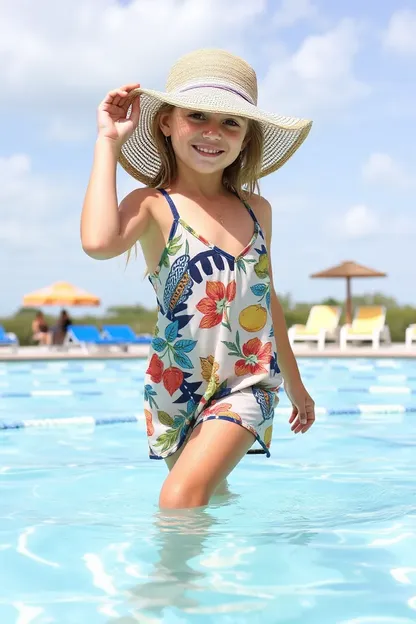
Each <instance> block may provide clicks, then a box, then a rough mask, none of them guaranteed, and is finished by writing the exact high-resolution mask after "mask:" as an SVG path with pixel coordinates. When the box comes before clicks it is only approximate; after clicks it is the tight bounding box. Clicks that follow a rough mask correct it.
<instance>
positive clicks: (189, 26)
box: [0, 0, 266, 113]
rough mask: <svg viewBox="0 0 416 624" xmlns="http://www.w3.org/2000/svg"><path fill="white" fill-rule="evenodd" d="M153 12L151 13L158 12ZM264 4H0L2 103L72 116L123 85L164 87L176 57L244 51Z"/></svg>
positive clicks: (136, 0) (169, 0) (163, 0)
mask: <svg viewBox="0 0 416 624" xmlns="http://www.w3.org/2000/svg"><path fill="white" fill-rule="evenodd" d="M156 4H157V7H156ZM265 8H266V0H230V2H229V3H228V4H227V7H226V9H224V3H223V2H222V0H198V1H197V2H195V0H182V1H181V2H178V1H177V0H158V2H157V3H155V2H154V0H132V1H131V2H130V3H128V4H125V5H122V4H121V3H119V2H117V1H116V0H90V1H89V2H88V3H85V2H84V0H73V2H72V3H71V5H70V8H69V5H68V6H67V10H66V11H65V12H64V13H65V14H63V8H62V5H61V4H60V3H57V2H54V1H53V0H39V1H38V2H35V3H33V2H28V1H27V0H16V1H15V2H13V3H4V2H3V3H2V21H1V27H0V82H1V84H2V90H1V92H0V103H1V100H3V102H2V103H3V104H6V105H9V97H10V96H9V94H10V92H12V93H13V100H14V103H18V102H19V101H21V99H20V98H21V97H22V96H24V103H25V105H27V102H28V101H29V102H30V106H31V108H32V109H34V108H37V107H38V108H41V107H44V106H46V105H47V106H48V112H49V111H51V112H52V113H54V112H56V111H59V112H60V113H62V111H68V110H71V112H73V111H74V110H75V109H78V112H80V111H82V109H83V108H84V107H85V105H86V104H87V105H88V106H90V105H91V104H97V105H98V103H99V101H100V100H101V98H102V97H103V96H104V94H105V93H106V91H108V90H109V89H110V88H114V87H115V86H117V85H120V84H124V82H136V81H137V82H140V83H141V84H146V85H147V86H150V87H162V86H163V84H164V82H165V78H166V72H167V70H168V69H169V67H170V65H171V64H172V62H173V61H174V60H175V59H176V58H177V57H178V56H179V55H181V54H183V53H185V52H188V51H190V50H192V49H195V48H199V47H204V46H216V45H221V46H223V45H224V42H227V47H229V48H230V49H236V50H240V51H241V50H242V49H243V47H244V39H245V36H246V32H245V30H246V27H250V26H251V27H252V26H253V20H255V18H256V16H258V15H260V14H261V13H262V12H263V11H264V10H265Z"/></svg>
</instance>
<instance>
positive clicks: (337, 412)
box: [0, 405, 416, 431]
mask: <svg viewBox="0 0 416 624" xmlns="http://www.w3.org/2000/svg"><path fill="white" fill-rule="evenodd" d="M291 412H292V408H291V407H277V408H276V409H275V414H276V416H290V414H291ZM405 413H416V405H415V406H406V405H356V406H352V407H345V408H338V409H328V408H325V407H318V408H317V409H316V416H317V420H318V421H319V419H320V417H323V419H326V417H327V416H361V417H362V418H365V417H368V416H377V415H383V414H384V415H386V414H387V415H392V414H405ZM142 421H144V415H143V414H142V413H140V414H130V415H125V416H102V417H95V416H73V417H69V418H33V419H23V420H2V419H0V430H3V431H5V430H21V429H35V428H39V429H41V428H59V427H76V426H89V427H99V426H102V425H119V424H123V423H138V422H142Z"/></svg>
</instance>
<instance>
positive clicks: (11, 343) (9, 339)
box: [0, 325, 19, 350]
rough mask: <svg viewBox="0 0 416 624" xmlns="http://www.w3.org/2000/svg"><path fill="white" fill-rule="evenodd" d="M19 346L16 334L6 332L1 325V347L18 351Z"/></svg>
mask: <svg viewBox="0 0 416 624" xmlns="http://www.w3.org/2000/svg"><path fill="white" fill-rule="evenodd" d="M18 346H19V340H18V338H17V336H16V334H13V333H11V332H6V330H5V329H4V327H3V326H2V325H0V347H11V348H12V349H13V350H16V349H17V348H18Z"/></svg>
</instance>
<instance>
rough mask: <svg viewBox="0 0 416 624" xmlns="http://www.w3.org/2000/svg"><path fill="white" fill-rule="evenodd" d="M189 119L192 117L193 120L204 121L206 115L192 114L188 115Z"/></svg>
mask: <svg viewBox="0 0 416 624" xmlns="http://www.w3.org/2000/svg"><path fill="white" fill-rule="evenodd" d="M188 117H191V118H192V119H204V114H203V113H191V114H190V115H188Z"/></svg>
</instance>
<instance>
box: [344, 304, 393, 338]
mask: <svg viewBox="0 0 416 624" xmlns="http://www.w3.org/2000/svg"><path fill="white" fill-rule="evenodd" d="M363 340H370V341H371V342H372V345H373V349H377V348H378V347H379V346H380V343H381V342H382V341H384V343H385V344H391V338H390V329H389V327H388V325H386V308H385V306H381V305H379V306H360V307H358V308H357V309H356V311H355V315H354V318H353V321H352V323H351V324H346V325H343V326H342V327H341V332H340V347H341V349H346V348H347V344H348V342H354V341H363Z"/></svg>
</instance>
